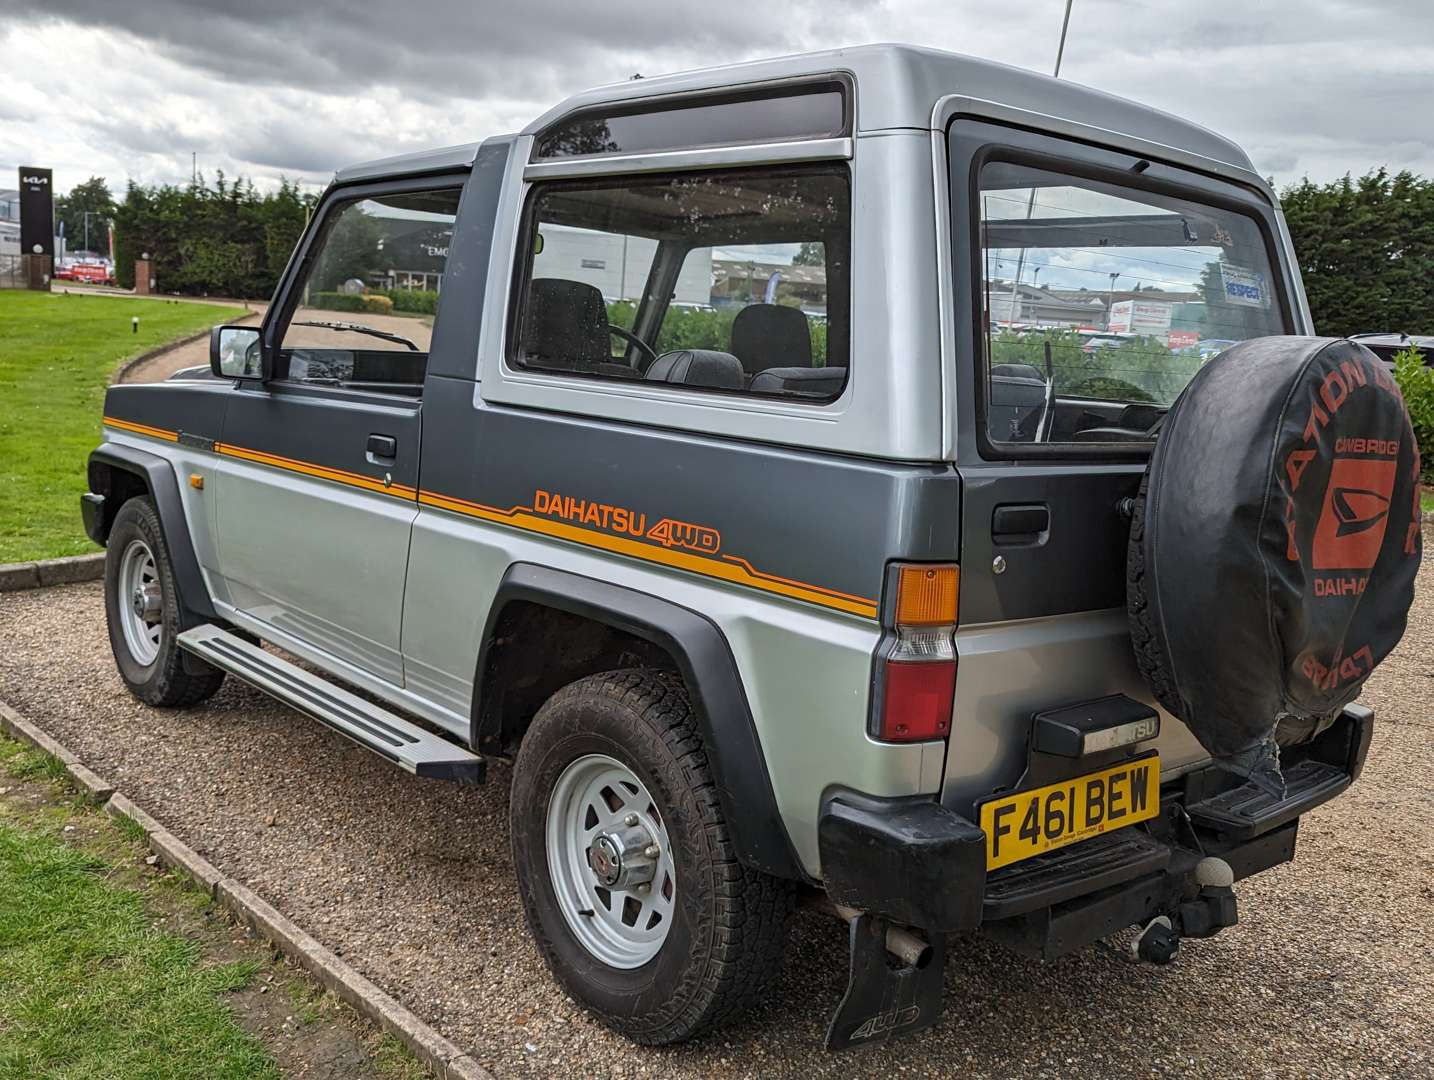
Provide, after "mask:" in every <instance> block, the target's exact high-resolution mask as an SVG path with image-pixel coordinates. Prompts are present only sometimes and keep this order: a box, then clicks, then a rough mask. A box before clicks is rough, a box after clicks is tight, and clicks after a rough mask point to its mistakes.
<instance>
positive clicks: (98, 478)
mask: <svg viewBox="0 0 1434 1080" xmlns="http://www.w3.org/2000/svg"><path fill="white" fill-rule="evenodd" d="M88 473H89V485H90V491H91V492H92V493H94V494H96V495H99V496H102V497H103V499H104V501H103V503H102V504H101V506H100V512H99V513H98V514H96V515H95V516H94V517H93V519H91V522H90V524H89V525H88V526H87V527H88V528H89V529H90V538H91V539H92V540H94V541H95V543H97V544H104V543H106V542H107V541H108V540H109V534H110V529H111V528H113V526H114V521H115V515H116V514H118V513H119V510H120V507H121V506H123V505H124V504H125V503H126V502H128V501H129V500H130V499H132V498H134V497H136V496H139V495H148V496H149V497H150V498H151V499H153V500H154V508H155V510H156V512H157V513H158V514H159V523H160V527H161V528H162V529H163V531H164V543H165V546H166V547H168V548H169V557H170V561H171V563H172V564H173V567H174V577H175V584H176V585H177V586H178V587H179V607H180V618H181V622H182V624H183V625H184V626H185V628H188V627H189V626H197V625H199V624H200V623H204V622H213V621H215V620H217V619H218V617H219V616H218V614H217V613H216V612H215V610H214V605H213V604H212V603H211V602H210V599H209V590H208V588H207V587H206V586H205V584H204V577H203V575H202V574H201V573H200V570H199V559H198V557H197V556H196V555H195V552H194V540H193V538H192V537H191V536H190V535H189V523H188V521H187V520H186V519H185V516H184V503H183V501H182V500H181V499H180V496H179V480H178V478H177V477H176V476H175V475H174V466H173V465H172V464H170V462H169V461H168V460H167V459H166V458H163V457H161V456H160V455H158V454H151V453H149V452H147V451H144V450H138V449H136V448H134V447H131V446H121V445H119V444H117V443H105V444H104V445H103V446H101V447H99V448H98V449H96V450H95V451H93V452H92V453H91V454H90V461H89V469H88Z"/></svg>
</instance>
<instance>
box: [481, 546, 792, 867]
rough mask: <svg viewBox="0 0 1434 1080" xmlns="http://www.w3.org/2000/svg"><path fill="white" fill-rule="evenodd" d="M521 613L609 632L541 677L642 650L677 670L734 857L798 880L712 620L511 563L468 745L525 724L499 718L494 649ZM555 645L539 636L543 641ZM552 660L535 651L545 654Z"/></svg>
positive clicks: (517, 733) (498, 665) (500, 664)
mask: <svg viewBox="0 0 1434 1080" xmlns="http://www.w3.org/2000/svg"><path fill="white" fill-rule="evenodd" d="M523 610H536V611H539V612H551V613H557V614H558V615H559V616H561V617H566V618H560V619H559V622H567V623H568V625H569V626H575V625H577V624H579V623H580V624H584V625H587V626H596V627H599V628H602V631H601V632H602V633H604V634H606V635H608V636H609V640H608V642H607V644H606V646H604V645H602V644H599V645H598V646H596V647H593V646H592V645H589V646H588V647H587V648H585V649H581V650H579V654H580V658H579V660H578V661H577V663H576V664H575V665H574V664H570V665H568V666H564V665H562V664H559V665H551V664H545V665H544V668H545V670H546V671H548V672H549V673H550V677H552V678H555V679H561V685H566V684H567V683H568V682H571V681H572V680H573V679H576V678H581V677H582V676H583V675H586V674H594V673H596V672H597V671H599V670H604V669H605V668H604V667H603V666H600V665H601V663H603V662H606V661H609V660H610V659H611V658H612V656H613V655H615V650H618V649H622V648H627V649H629V650H630V651H632V652H636V653H637V654H638V655H639V657H641V656H643V655H644V654H646V657H647V662H649V663H657V664H658V665H659V666H668V667H670V668H672V669H673V670H675V671H677V672H678V673H679V674H680V675H681V676H682V679H683V682H684V683H685V684H686V686H687V690H688V693H689V694H690V695H691V697H692V704H693V709H694V713H695V715H696V718H697V722H698V724H699V726H700V729H701V732H702V737H703V742H704V743H705V746H706V750H707V756H708V760H709V765H710V767H711V771H712V777H713V779H714V780H715V782H716V785H717V795H718V798H719V800H720V801H721V804H722V810H723V813H724V815H725V817H726V819H727V823H728V827H729V829H730V830H731V832H732V839H733V842H734V843H735V845H736V848H737V854H738V857H739V858H740V859H741V860H742V862H743V863H744V864H745V865H747V866H750V867H752V868H753V869H757V870H761V871H764V872H766V873H769V874H773V875H775V876H777V877H783V878H789V879H796V880H805V875H804V874H803V872H802V870H801V865H800V863H799V862H798V860H797V857H796V854H795V852H794V850H793V848H792V844H791V840H790V838H789V837H788V835H787V830H786V827H785V825H784V824H783V822H782V817H781V814H780V813H779V811H778V808H777V801H776V795H775V793H774V791H773V788H772V781H771V777H770V775H769V774H768V771H767V762H766V757H765V755H764V754H763V752H762V745H761V740H760V738H759V736H758V734H757V727H756V723H755V721H754V720H753V718H752V710H751V707H750V705H749V704H748V702H747V695H746V693H745V692H744V690H743V688H742V679H741V675H740V673H739V672H738V670H737V662H736V660H735V659H734V658H733V656H732V650H731V648H730V646H728V644H727V640H726V638H725V637H724V636H723V634H722V631H721V630H720V629H719V628H718V627H717V626H716V624H714V623H713V622H712V621H711V620H710V619H708V618H707V617H706V616H705V615H702V614H700V613H699V612H696V611H693V610H692V609H690V608H685V607H682V606H681V605H679V604H675V603H673V602H671V601H669V600H663V599H661V598H659V597H655V596H651V595H649V594H647V593H643V592H639V591H637V590H634V589H629V588H626V587H624V586H621V585H614V584H612V583H610V582H605V581H598V580H596V579H594V578H589V577H584V576H582V575H580V574H573V573H569V572H567V571H564V570H556V569H553V568H551V567H545V566H538V565H536V564H532V563H514V564H513V565H512V566H510V567H509V568H508V570H507V572H506V573H505V574H504V575H503V580H502V581H501V582H500V583H499V586H498V591H497V593H496V594H495V596H494V598H493V603H492V605H491V606H490V608H489V611H488V617H487V621H486V624H485V626H484V628H483V637H482V644H481V645H480V647H479V652H478V662H477V670H476V672H475V676H474V688H475V693H474V699H473V709H472V732H471V740H472V743H473V745H474V746H475V747H477V748H479V749H484V748H486V749H488V750H490V751H491V750H493V749H500V748H502V747H503V746H505V745H511V743H512V742H513V741H514V739H515V738H518V739H520V738H521V734H522V731H523V730H525V729H526V725H527V721H528V720H530V719H531V716H530V715H527V716H518V717H513V716H511V715H507V714H508V712H509V710H505V709H504V708H503V707H502V705H503V702H504V693H503V690H504V680H505V678H507V677H508V676H507V673H506V670H505V669H508V666H509V665H510V664H511V663H512V661H511V660H508V659H506V658H505V655H504V648H503V647H504V646H505V645H507V644H508V643H510V641H511V640H512V639H511V638H505V636H504V633H505V630H507V631H511V630H512V628H513V627H514V625H515V620H514V616H513V613H514V612H515V611H523ZM569 620H577V622H576V623H573V622H570V621H569ZM557 643H558V642H556V641H554V640H549V641H548V642H546V645H547V646H551V645H553V644H557ZM554 654H555V653H553V652H548V651H547V650H546V649H545V650H544V655H545V657H546V658H551V657H552V656H553V655H554ZM584 658H586V662H584ZM664 660H665V661H666V663H665V665H664V664H663V661H664ZM611 666H612V664H611V663H606V667H611ZM544 689H546V687H545V688H544ZM553 689H557V687H556V686H555V687H553ZM543 696H544V697H546V694H544V695H543ZM534 711H536V707H534Z"/></svg>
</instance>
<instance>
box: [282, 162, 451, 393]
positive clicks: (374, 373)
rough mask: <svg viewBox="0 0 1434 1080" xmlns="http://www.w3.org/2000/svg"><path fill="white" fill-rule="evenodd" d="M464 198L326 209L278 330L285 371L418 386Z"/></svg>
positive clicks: (440, 196)
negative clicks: (291, 309) (293, 305)
mask: <svg viewBox="0 0 1434 1080" xmlns="http://www.w3.org/2000/svg"><path fill="white" fill-rule="evenodd" d="M458 196H459V190H458V189H457V188H444V189H441V190H436V191H417V192H404V193H402V194H393V195H379V196H374V197H371V198H367V199H354V200H349V201H347V202H343V203H339V204H337V205H336V206H334V207H333V208H332V209H330V211H329V212H328V214H327V216H326V217H325V223H324V225H323V232H322V233H321V234H320V235H319V237H318V240H317V243H316V246H315V248H314V249H313V253H312V255H311V258H310V260H309V262H308V266H307V268H306V270H305V271H304V276H303V278H302V280H301V281H300V283H299V302H298V305H297V306H296V308H295V309H294V312H293V314H292V315H291V316H290V317H289V320H288V322H287V324H286V325H285V327H284V331H283V334H282V336H281V338H280V346H279V357H278V365H277V367H278V371H277V374H278V376H279V377H280V378H287V379H289V380H290V381H296V382H308V383H319V384H323V385H336V386H347V387H350V388H353V389H362V390H376V391H383V392H391V393H400V394H408V395H414V394H417V393H418V392H419V389H420V388H421V387H422V384H423V375H424V371H425V370H426V368H427V365H428V347H429V341H430V340H431V338H432V335H433V321H434V318H435V316H436V315H437V312H438V298H439V295H440V294H441V292H442V288H443V271H444V268H445V266H446V265H447V263H448V248H449V244H450V243H451V242H452V238H453V220H454V217H455V215H456V214H457V211H458Z"/></svg>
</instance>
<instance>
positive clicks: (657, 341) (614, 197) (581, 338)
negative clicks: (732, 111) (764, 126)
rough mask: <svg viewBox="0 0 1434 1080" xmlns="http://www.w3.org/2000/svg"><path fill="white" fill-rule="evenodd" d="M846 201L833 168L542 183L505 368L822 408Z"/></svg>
mask: <svg viewBox="0 0 1434 1080" xmlns="http://www.w3.org/2000/svg"><path fill="white" fill-rule="evenodd" d="M850 202H851V198H850V186H849V182H848V179H847V175H846V172H845V170H844V169H833V168H830V167H822V168H811V169H793V168H783V169H770V170H757V169H753V170H746V171H742V172H723V173H716V172H714V173H686V174H682V175H680V176H673V177H624V178H621V179H614V180H604V181H598V182H593V181H588V182H571V183H569V182H554V183H551V184H547V185H544V186H542V187H540V188H538V189H537V190H536V192H535V193H534V195H533V197H532V201H531V202H530V209H529V216H528V221H529V226H528V230H529V232H528V235H529V240H530V243H531V247H530V249H529V250H530V251H531V252H532V253H533V254H532V256H531V258H530V259H529V262H528V266H527V267H526V270H525V274H524V280H523V281H522V283H521V284H522V287H521V289H520V290H519V304H520V307H519V310H518V312H517V315H516V326H517V328H518V333H517V334H516V342H515V347H514V351H513V355H512V356H511V358H510V359H511V361H512V362H513V363H514V364H515V365H516V366H518V367H523V368H528V369H531V370H540V371H552V372H563V373H566V374H576V375H585V376H590V377H598V378H607V379H624V380H644V381H646V382H649V383H654V384H663V385H673V386H681V387H684V388H686V389H701V390H716V391H725V392H728V393H744V394H753V395H762V396H775V397H783V398H790V399H794V400H801V401H810V402H817V403H820V402H824V401H830V400H832V399H834V398H835V397H836V396H837V395H838V394H840V393H841V390H842V387H843V386H844V385H845V383H846V377H847V351H848V345H847V343H848V340H849V336H848V320H849V314H848V312H849V307H850V305H849V301H848V297H849V280H850V267H849V254H848V253H849V251H850V234H851V209H850Z"/></svg>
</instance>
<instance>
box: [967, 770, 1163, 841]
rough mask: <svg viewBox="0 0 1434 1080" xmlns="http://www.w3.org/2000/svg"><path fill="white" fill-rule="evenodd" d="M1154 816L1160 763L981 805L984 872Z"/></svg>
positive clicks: (1095, 775)
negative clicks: (983, 837)
mask: <svg viewBox="0 0 1434 1080" xmlns="http://www.w3.org/2000/svg"><path fill="white" fill-rule="evenodd" d="M1159 812H1160V759H1159V758H1158V757H1156V756H1155V755H1153V754H1151V755H1147V756H1145V757H1141V758H1136V759H1134V760H1132V761H1126V762H1123V763H1121V764H1120V765H1116V766H1113V767H1112V768H1109V769H1102V770H1101V771H1100V772H1094V773H1090V774H1088V775H1086V776H1078V777H1076V778H1075V779H1074V780H1063V781H1061V782H1060V783H1059V784H1051V785H1050V786H1049V787H1042V788H1033V789H1032V790H1030V791H1022V792H1018V793H1017V794H1015V795H1003V796H1001V797H1000V798H997V799H990V800H988V801H987V802H984V803H982V804H981V828H982V829H984V830H985V832H986V869H988V870H998V869H1000V868H1001V867H1003V866H1010V865H1011V864H1012V863H1018V862H1020V861H1021V860H1022V859H1029V858H1030V857H1031V856H1032V855H1039V854H1041V853H1042V852H1043V851H1052V850H1054V849H1055V848H1058V847H1065V846H1066V845H1067V844H1074V843H1075V842H1076V841H1078V840H1087V839H1089V838H1090V837H1092V836H1099V835H1100V834H1102V833H1108V832H1114V831H1115V830H1116V829H1123V828H1125V827H1126V826H1127V825H1134V824H1135V823H1136V822H1138V821H1146V820H1149V819H1150V818H1153V817H1154V816H1155V815H1156V814H1158V813H1159Z"/></svg>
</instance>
